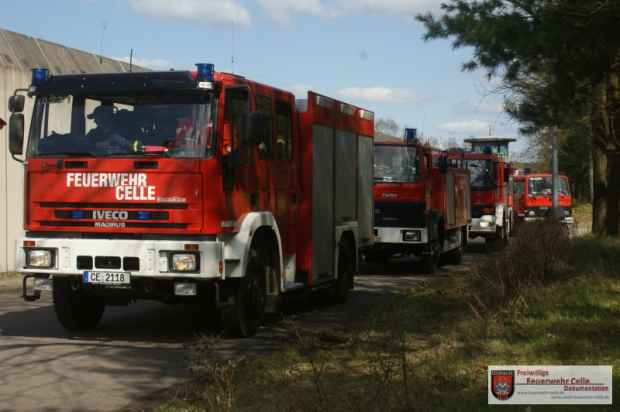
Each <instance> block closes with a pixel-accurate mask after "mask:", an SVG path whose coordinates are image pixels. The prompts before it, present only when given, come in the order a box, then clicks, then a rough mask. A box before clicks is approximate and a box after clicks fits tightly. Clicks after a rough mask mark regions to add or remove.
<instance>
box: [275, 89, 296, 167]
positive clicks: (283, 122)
mask: <svg viewBox="0 0 620 412" xmlns="http://www.w3.org/2000/svg"><path fill="white" fill-rule="evenodd" d="M292 120H293V119H292V110H291V104H290V103H286V102H282V101H276V159H277V160H291V159H292V158H293V121H292Z"/></svg>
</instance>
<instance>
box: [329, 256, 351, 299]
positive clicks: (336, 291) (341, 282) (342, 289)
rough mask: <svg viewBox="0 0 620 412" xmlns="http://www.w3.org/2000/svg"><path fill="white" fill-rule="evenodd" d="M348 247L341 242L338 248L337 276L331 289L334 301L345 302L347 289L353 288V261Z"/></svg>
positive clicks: (347, 294) (347, 295)
mask: <svg viewBox="0 0 620 412" xmlns="http://www.w3.org/2000/svg"><path fill="white" fill-rule="evenodd" d="M350 249H351V248H350V247H349V246H348V245H345V244H341V245H340V247H339V248H338V277H337V278H336V281H335V282H334V287H333V290H332V301H333V302H334V303H345V302H346V301H347V299H348V298H349V290H351V289H352V288H353V278H354V273H353V272H354V271H355V261H354V259H353V252H352V251H351V250H350Z"/></svg>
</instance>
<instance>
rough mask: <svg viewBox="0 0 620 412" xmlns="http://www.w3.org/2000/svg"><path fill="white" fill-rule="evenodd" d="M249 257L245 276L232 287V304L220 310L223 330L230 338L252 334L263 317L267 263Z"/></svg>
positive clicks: (265, 303) (265, 300)
mask: <svg viewBox="0 0 620 412" xmlns="http://www.w3.org/2000/svg"><path fill="white" fill-rule="evenodd" d="M252 255H253V253H251V252H250V256H252ZM250 259H251V260H250V262H249V263H248V267H247V271H246V272H247V273H246V276H245V278H243V279H240V280H239V281H238V283H237V285H235V287H234V291H233V296H232V297H233V304H232V305H231V306H229V307H226V308H225V309H223V310H222V323H223V326H224V330H225V332H226V335H227V336H229V337H232V338H249V337H251V336H254V334H255V333H256V331H258V328H259V327H260V326H261V325H262V323H263V320H264V319H265V309H266V307H267V284H266V277H267V270H266V265H267V264H266V263H265V262H264V261H262V260H261V259H260V258H259V257H258V256H257V257H252V258H250Z"/></svg>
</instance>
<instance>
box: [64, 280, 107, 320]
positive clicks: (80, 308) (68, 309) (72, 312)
mask: <svg viewBox="0 0 620 412" xmlns="http://www.w3.org/2000/svg"><path fill="white" fill-rule="evenodd" d="M74 286H75V287H74ZM52 296H53V301H54V311H55V312H56V317H57V318H58V321H59V322H60V324H61V325H62V326H63V327H64V328H65V329H67V330H70V331H83V330H88V329H94V328H95V327H97V325H98V324H99V321H100V320H101V317H102V316H103V312H104V311H105V301H104V299H103V298H102V297H99V296H95V295H90V294H87V293H86V292H85V291H83V290H82V289H80V288H79V283H77V284H76V283H74V282H72V281H71V279H62V278H55V279H54V289H53V293H52Z"/></svg>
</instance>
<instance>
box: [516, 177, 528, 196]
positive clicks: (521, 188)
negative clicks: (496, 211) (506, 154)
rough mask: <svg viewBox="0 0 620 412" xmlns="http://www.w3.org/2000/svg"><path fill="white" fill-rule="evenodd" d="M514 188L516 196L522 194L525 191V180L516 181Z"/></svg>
mask: <svg viewBox="0 0 620 412" xmlns="http://www.w3.org/2000/svg"><path fill="white" fill-rule="evenodd" d="M514 188H515V194H517V196H521V195H523V194H524V193H525V181H524V180H518V181H516V182H515V185H514Z"/></svg>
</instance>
